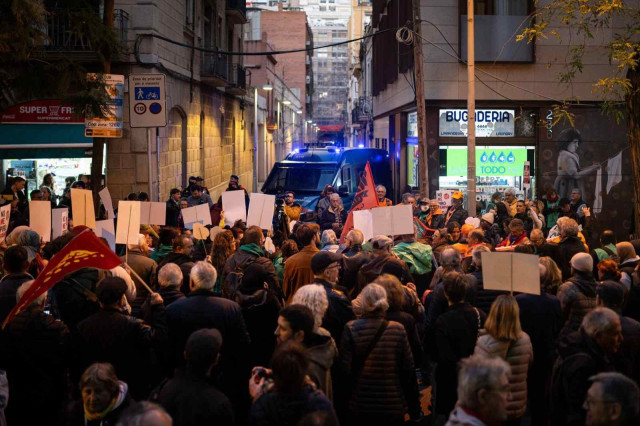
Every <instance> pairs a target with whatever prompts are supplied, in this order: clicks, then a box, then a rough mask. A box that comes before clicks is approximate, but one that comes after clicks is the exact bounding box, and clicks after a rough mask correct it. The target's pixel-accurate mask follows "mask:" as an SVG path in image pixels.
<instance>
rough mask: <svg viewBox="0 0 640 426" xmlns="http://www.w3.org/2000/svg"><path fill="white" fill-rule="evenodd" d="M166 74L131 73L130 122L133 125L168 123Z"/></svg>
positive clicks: (146, 125)
mask: <svg viewBox="0 0 640 426" xmlns="http://www.w3.org/2000/svg"><path fill="white" fill-rule="evenodd" d="M165 93H166V92H165V75H164V74H129V124H130V125H131V127H164V126H166V125H167V111H166V107H165V104H166V94H165Z"/></svg>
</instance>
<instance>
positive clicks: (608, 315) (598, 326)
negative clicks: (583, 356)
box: [582, 307, 620, 337]
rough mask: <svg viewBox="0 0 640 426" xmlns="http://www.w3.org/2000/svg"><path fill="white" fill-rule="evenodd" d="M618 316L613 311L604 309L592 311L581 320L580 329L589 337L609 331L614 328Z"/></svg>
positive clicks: (599, 308)
mask: <svg viewBox="0 0 640 426" xmlns="http://www.w3.org/2000/svg"><path fill="white" fill-rule="evenodd" d="M619 318H620V317H619V316H618V314H616V313H615V312H614V311H612V310H611V309H609V308H605V307H598V308H595V309H593V310H592V311H591V312H589V313H588V314H587V315H585V316H584V318H583V319H582V328H583V329H584V331H585V332H586V333H587V334H588V335H589V336H591V337H593V336H595V334H596V333H599V332H603V331H609V330H611V329H612V328H613V327H614V324H615V322H616V321H619Z"/></svg>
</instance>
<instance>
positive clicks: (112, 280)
mask: <svg viewBox="0 0 640 426" xmlns="http://www.w3.org/2000/svg"><path fill="white" fill-rule="evenodd" d="M126 292H127V283H125V282H124V280H123V279H122V278H119V277H107V278H105V279H103V280H102V281H101V282H100V283H99V284H98V288H97V289H96V295H97V296H98V300H100V303H102V304H103V305H112V304H114V303H116V302H117V301H118V300H120V299H122V295H123V294H125V293H126Z"/></svg>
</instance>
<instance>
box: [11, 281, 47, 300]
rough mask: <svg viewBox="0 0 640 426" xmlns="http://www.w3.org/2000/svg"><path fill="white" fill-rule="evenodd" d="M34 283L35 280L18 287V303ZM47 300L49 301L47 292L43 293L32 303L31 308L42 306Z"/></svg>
mask: <svg viewBox="0 0 640 426" xmlns="http://www.w3.org/2000/svg"><path fill="white" fill-rule="evenodd" d="M33 281H34V280H29V281H25V282H24V283H22V285H21V286H20V287H18V291H17V292H16V303H17V302H19V301H20V299H22V296H24V294H25V293H26V292H27V290H29V288H30V287H31V285H32V284H33ZM45 300H47V292H46V291H45V292H44V293H42V294H41V295H40V296H38V297H37V298H36V300H34V301H33V302H31V305H30V306H42V304H44V301H45Z"/></svg>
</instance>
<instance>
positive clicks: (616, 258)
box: [601, 246, 620, 265]
mask: <svg viewBox="0 0 640 426" xmlns="http://www.w3.org/2000/svg"><path fill="white" fill-rule="evenodd" d="M601 249H602V250H603V251H604V252H605V253H607V254H608V255H609V259H611V260H613V261H614V262H616V263H617V264H618V265H620V256H618V253H614V252H613V251H612V250H611V249H609V248H607V247H605V246H603V247H601Z"/></svg>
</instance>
